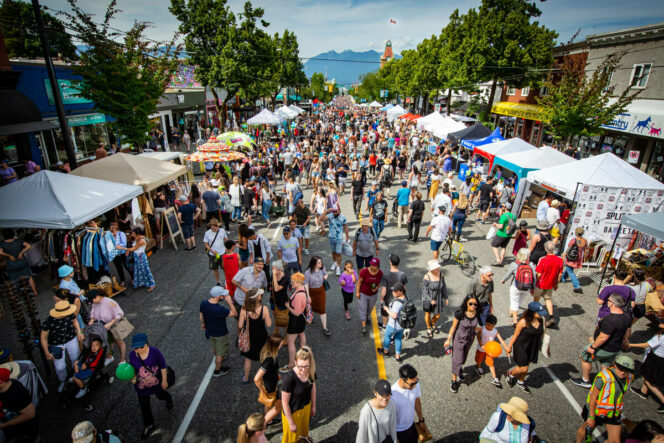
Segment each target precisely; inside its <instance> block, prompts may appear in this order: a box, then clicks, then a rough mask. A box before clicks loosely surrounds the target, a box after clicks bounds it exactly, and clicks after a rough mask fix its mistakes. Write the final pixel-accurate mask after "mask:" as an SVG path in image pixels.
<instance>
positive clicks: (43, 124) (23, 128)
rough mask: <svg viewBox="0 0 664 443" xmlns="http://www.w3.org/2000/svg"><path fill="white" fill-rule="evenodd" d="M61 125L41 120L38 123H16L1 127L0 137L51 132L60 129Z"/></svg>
mask: <svg viewBox="0 0 664 443" xmlns="http://www.w3.org/2000/svg"><path fill="white" fill-rule="evenodd" d="M59 127H60V125H58V124H57V122H53V121H50V120H39V121H36V122H28V123H16V124H13V125H2V126H0V135H16V134H27V133H28V132H39V131H49V130H51V129H58V128H59Z"/></svg>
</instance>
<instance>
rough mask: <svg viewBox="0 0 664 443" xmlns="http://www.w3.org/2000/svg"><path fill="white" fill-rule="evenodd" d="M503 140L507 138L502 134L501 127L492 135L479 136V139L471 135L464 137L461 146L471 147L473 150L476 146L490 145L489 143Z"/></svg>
mask: <svg viewBox="0 0 664 443" xmlns="http://www.w3.org/2000/svg"><path fill="white" fill-rule="evenodd" d="M502 140H505V137H503V136H502V135H500V129H498V128H496V129H494V131H493V132H492V133H491V134H490V135H488V136H486V137H484V138H478V139H471V138H470V137H468V138H463V139H462V140H461V146H463V147H464V148H467V149H470V150H471V151H472V150H474V149H475V147H476V146H482V145H488V144H489V143H496V142H499V141H502Z"/></svg>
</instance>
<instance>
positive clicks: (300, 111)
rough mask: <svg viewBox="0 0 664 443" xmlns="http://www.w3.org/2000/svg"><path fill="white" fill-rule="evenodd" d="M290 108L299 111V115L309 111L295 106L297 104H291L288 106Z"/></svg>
mask: <svg viewBox="0 0 664 443" xmlns="http://www.w3.org/2000/svg"><path fill="white" fill-rule="evenodd" d="M288 109H290V110H291V111H295V112H297V113H298V115H300V114H304V113H305V112H307V111H305V110H304V109H302V108H300V107H299V106H295V105H290V106H289V107H288Z"/></svg>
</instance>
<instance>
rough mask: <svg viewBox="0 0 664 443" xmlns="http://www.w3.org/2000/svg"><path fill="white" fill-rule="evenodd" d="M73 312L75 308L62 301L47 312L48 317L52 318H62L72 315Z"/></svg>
mask: <svg viewBox="0 0 664 443" xmlns="http://www.w3.org/2000/svg"><path fill="white" fill-rule="evenodd" d="M75 311H76V306H74V305H70V304H69V302H68V301H67V300H62V301H59V302H57V303H56V304H55V308H53V309H51V310H50V311H49V315H50V316H51V317H53V318H63V317H67V316H68V315H72V314H73V313H74V312H75Z"/></svg>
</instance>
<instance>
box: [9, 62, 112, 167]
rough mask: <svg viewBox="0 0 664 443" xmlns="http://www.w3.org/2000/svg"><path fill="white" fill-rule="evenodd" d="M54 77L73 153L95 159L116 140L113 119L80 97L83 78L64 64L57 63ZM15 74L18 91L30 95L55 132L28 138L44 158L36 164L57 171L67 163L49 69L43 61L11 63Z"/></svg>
mask: <svg viewBox="0 0 664 443" xmlns="http://www.w3.org/2000/svg"><path fill="white" fill-rule="evenodd" d="M54 64H55V73H56V76H57V79H58V86H59V88H60V94H61V96H62V101H63V105H64V108H65V114H66V115H67V121H68V122H69V126H70V130H71V132H72V138H73V142H74V151H75V153H76V159H77V160H78V161H83V162H85V161H86V160H87V159H89V158H90V157H94V156H95V150H96V149H97V148H98V147H99V145H100V144H102V143H103V144H104V145H106V146H110V144H111V142H114V141H115V136H114V135H113V134H112V133H111V134H109V129H108V125H107V124H108V123H109V122H110V121H112V119H111V118H110V117H108V116H106V115H104V114H102V113H99V112H97V111H96V109H95V104H94V103H93V102H92V101H90V100H88V99H85V98H83V97H80V96H79V94H78V84H79V83H80V82H81V81H82V78H81V77H80V76H78V75H76V74H74V72H73V71H72V69H71V68H70V67H68V66H66V65H65V63H63V62H58V61H55V62H54ZM11 67H12V70H14V71H18V72H21V76H20V78H19V82H18V85H17V87H16V89H17V90H18V91H20V92H22V93H23V94H25V95H27V96H28V97H29V98H30V99H31V100H32V101H33V102H34V103H35V104H36V105H37V108H38V109H39V112H40V113H41V116H42V119H43V120H44V121H46V122H49V126H50V127H52V128H53V129H47V130H41V131H34V132H32V133H30V134H29V136H28V141H29V144H30V148H31V151H32V152H37V153H39V154H40V155H41V159H39V161H37V160H36V159H35V158H33V160H35V161H36V162H38V163H42V164H43V165H44V166H45V167H46V168H54V167H55V165H57V163H58V162H59V161H62V162H65V161H66V160H67V154H66V151H65V146H64V140H63V137H62V131H61V129H60V128H59V123H58V119H57V113H56V110H55V101H54V99H53V91H52V90H51V84H50V82H49V80H48V74H47V72H46V66H45V65H44V62H43V61H42V60H29V61H28V60H26V61H24V60H21V61H12V62H11Z"/></svg>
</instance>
